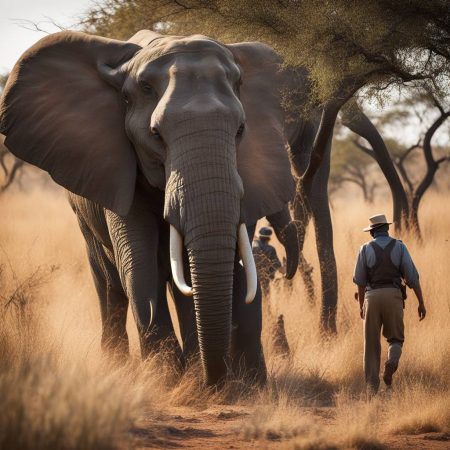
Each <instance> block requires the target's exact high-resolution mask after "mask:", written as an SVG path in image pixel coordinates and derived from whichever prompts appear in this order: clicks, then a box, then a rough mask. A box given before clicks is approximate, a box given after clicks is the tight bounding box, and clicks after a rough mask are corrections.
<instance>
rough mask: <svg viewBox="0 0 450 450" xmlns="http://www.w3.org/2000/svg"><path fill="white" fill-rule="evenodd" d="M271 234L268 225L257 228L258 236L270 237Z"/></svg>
mask: <svg viewBox="0 0 450 450" xmlns="http://www.w3.org/2000/svg"><path fill="white" fill-rule="evenodd" d="M271 236H272V230H271V229H270V228H269V227H262V228H260V229H259V237H260V238H261V237H262V238H270V237H271Z"/></svg>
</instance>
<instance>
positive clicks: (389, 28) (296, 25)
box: [84, 0, 450, 101]
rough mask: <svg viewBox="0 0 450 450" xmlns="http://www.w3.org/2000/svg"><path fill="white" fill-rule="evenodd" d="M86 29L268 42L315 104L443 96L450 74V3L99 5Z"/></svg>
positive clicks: (170, 0)
mask: <svg viewBox="0 0 450 450" xmlns="http://www.w3.org/2000/svg"><path fill="white" fill-rule="evenodd" d="M84 25H85V27H86V28H87V29H88V30H90V31H93V32H96V33H99V34H101V35H105V36H110V37H115V38H120V39H128V38H129V37H130V36H131V35H132V34H133V33H134V32H136V31H138V30H139V29H142V28H150V29H156V30H157V31H161V30H162V31H163V32H168V33H171V34H196V33H200V34H205V35H208V36H212V37H214V38H216V39H220V40H222V41H224V42H235V41H245V40H259V41H263V42H266V43H268V44H269V45H271V46H273V47H274V48H275V49H276V50H277V51H278V52H279V53H280V54H282V55H283V57H284V58H285V60H286V62H287V63H288V64H292V65H298V66H304V67H306V68H308V70H309V73H310V79H311V82H312V85H313V87H314V89H313V93H314V94H315V99H316V100H317V101H324V100H326V99H327V98H329V97H330V96H332V95H335V94H336V92H339V91H340V90H341V89H342V87H343V86H348V85H353V86H354V85H357V86H363V85H371V86H372V87H373V88H374V89H375V91H378V92H379V91H380V89H381V90H383V89H384V88H385V87H386V86H387V85H390V84H398V83H400V84H402V83H405V82H408V81H410V80H412V79H421V80H423V79H432V80H433V83H432V85H433V86H434V88H435V89H444V88H445V87H447V85H448V77H449V74H450V4H449V2H448V1H447V0H428V1H426V2H424V1H423V0H407V1H401V2H399V1H397V0H377V1H373V0H329V1H323V0H303V1H302V0H277V1H273V0H256V1H254V0H101V1H100V3H99V4H98V5H97V6H96V7H94V8H92V9H91V10H90V11H89V12H88V14H87V16H86V18H85V21H84ZM375 91H373V92H375ZM373 92H372V93H373Z"/></svg>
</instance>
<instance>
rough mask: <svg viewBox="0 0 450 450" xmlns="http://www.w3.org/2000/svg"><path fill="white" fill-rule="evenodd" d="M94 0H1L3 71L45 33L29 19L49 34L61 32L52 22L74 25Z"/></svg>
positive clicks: (0, 62)
mask: <svg viewBox="0 0 450 450" xmlns="http://www.w3.org/2000/svg"><path fill="white" fill-rule="evenodd" d="M92 3H93V2H92V0H0V73H5V72H9V71H10V70H11V69H12V68H13V66H14V63H15V62H16V61H17V59H19V57H20V55H21V54H22V53H23V52H24V51H25V50H26V49H27V48H29V47H30V46H31V45H33V44H34V43H35V42H36V41H38V40H39V39H40V38H41V37H43V36H45V33H44V32H39V31H34V30H33V31H31V30H27V29H25V28H24V27H27V28H33V25H32V24H31V23H30V22H34V23H37V24H38V25H39V28H43V29H44V30H46V31H47V32H49V33H54V32H55V31H59V30H58V28H57V27H55V26H54V25H52V24H51V21H53V22H55V23H57V24H59V25H61V26H63V27H65V28H74V25H75V24H76V23H77V22H78V20H79V18H80V17H81V16H82V15H83V13H84V12H85V11H86V10H87V9H88V7H89V5H91V4H92Z"/></svg>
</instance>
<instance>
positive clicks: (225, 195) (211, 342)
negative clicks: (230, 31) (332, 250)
mask: <svg viewBox="0 0 450 450" xmlns="http://www.w3.org/2000/svg"><path fill="white" fill-rule="evenodd" d="M279 62H280V60H279V58H278V57H277V56H276V55H275V54H274V52H273V51H272V50H271V49H270V48H268V47H267V46H264V45H262V44H259V43H244V44H234V45H231V46H225V45H222V44H220V43H217V42H216V41H213V40H211V39H208V38H206V37H204V36H191V37H187V38H185V37H170V36H161V35H158V34H156V33H153V32H150V31H142V32H139V33H137V34H136V35H135V36H133V38H131V39H130V41H128V42H122V41H114V40H110V39H105V38H100V37H94V36H89V35H86V34H83V33H75V32H62V33H57V34H54V35H51V36H49V37H46V38H44V39H43V40H41V41H39V42H38V43H37V44H36V45H35V46H34V47H32V48H31V49H30V50H28V51H27V52H26V53H25V54H24V55H23V56H22V58H21V60H20V61H19V63H18V64H17V65H16V67H15V68H14V70H13V73H12V74H11V76H10V78H9V80H8V84H7V86H6V88H5V92H4V95H3V97H2V103H1V109H0V124H1V129H0V132H3V133H4V134H5V135H6V145H7V147H8V148H9V149H10V150H11V151H12V152H13V153H15V154H16V155H17V156H18V157H20V158H22V159H24V160H27V161H28V162H30V163H32V164H35V165H37V166H38V167H41V168H43V169H45V170H47V171H48V172H49V173H50V174H51V176H52V177H53V179H54V180H55V181H57V182H58V183H59V184H61V185H62V186H64V187H66V188H67V189H68V190H69V191H70V192H69V200H70V203H71V205H72V208H73V209H74V211H75V213H76V215H77V217H78V221H79V224H80V228H81V230H82V232H83V235H84V237H85V240H86V245H87V252H88V256H89V261H90V264H91V268H92V273H93V276H94V281H95V285H96V288H97V292H98V296H99V299H100V306H101V316H102V324H103V334H102V344H103V346H104V347H106V348H110V349H113V350H114V351H123V352H127V351H128V337H127V332H126V328H125V323H126V314H127V308H128V303H129V302H130V304H131V308H132V311H133V315H134V318H135V320H136V324H137V327H138V331H139V337H140V342H141V351H142V354H143V356H146V355H147V354H148V353H149V352H150V351H153V350H155V349H158V348H159V346H160V345H161V343H162V342H163V341H164V342H166V343H167V345H168V346H169V347H170V348H171V349H172V350H173V351H174V353H175V354H176V355H177V356H178V357H179V358H180V359H181V360H182V361H185V360H186V359H187V358H188V357H189V356H190V355H192V354H195V353H196V351H197V349H199V352H200V356H201V360H202V364H203V368H204V375H205V381H206V382H207V383H208V384H215V383H217V382H218V381H220V380H221V379H223V377H224V376H225V375H226V374H227V371H228V370H229V367H230V364H229V361H230V360H231V361H232V364H233V367H234V369H235V371H239V372H240V373H241V374H246V375H247V376H249V377H251V378H253V379H256V380H259V381H264V380H265V377H266V368H265V363H264V356H263V352H262V347H261V340H260V336H261V294H260V289H258V293H257V296H256V298H255V301H254V302H253V303H252V304H251V305H245V303H244V298H245V293H246V286H245V276H244V271H243V268H242V266H241V265H240V264H239V263H238V260H239V258H238V256H237V230H238V226H239V224H240V223H246V224H247V226H248V228H249V230H250V234H251V235H252V234H253V231H254V225H255V224H256V221H257V220H258V219H259V218H261V217H264V216H268V217H269V218H270V217H272V218H273V223H274V225H275V229H276V232H277V235H278V236H279V237H280V238H281V239H282V241H283V242H284V244H285V246H286V248H287V252H288V259H290V261H288V264H290V266H291V267H294V268H296V266H297V261H296V260H295V258H296V257H297V256H296V251H295V249H296V248H297V247H296V245H297V243H296V241H295V239H294V237H295V231H294V229H293V227H292V226H291V225H289V221H290V217H289V214H288V211H287V207H286V205H287V202H288V201H289V200H290V199H291V198H292V196H293V187H294V184H293V180H292V176H291V173H290V164H289V161H288V157H287V152H286V146H287V143H288V141H289V140H290V139H291V138H292V139H293V138H294V137H295V138H296V139H298V135H299V134H301V126H300V127H299V126H297V125H296V126H294V125H292V124H291V125H289V126H288V127H286V126H285V123H286V122H285V121H286V117H285V114H284V112H283V110H282V108H281V107H280V95H281V94H280V92H281V91H282V89H283V88H285V87H286V86H288V83H289V79H290V78H289V76H288V75H286V74H285V73H282V72H281V71H279ZM297 81H298V80H297ZM297 87H298V86H297ZM169 224H171V225H173V226H174V227H175V228H176V229H177V230H178V231H179V232H180V233H181V235H182V236H183V238H184V246H185V260H184V264H185V275H186V278H187V280H188V281H189V282H190V283H192V287H193V293H194V295H193V300H192V298H186V297H184V296H183V295H182V294H181V293H180V292H179V291H178V289H177V288H176V287H175V286H174V285H173V283H172V278H171V272H170V264H169V259H168V240H169V233H168V228H169ZM250 237H252V236H250ZM293 259H294V260H293ZM294 270H295V269H294ZM292 275H293V273H292ZM167 283H168V284H169V286H170V288H171V290H172V293H173V297H174V300H175V305H176V310H177V315H178V320H179V323H180V328H181V336H182V350H181V349H180V347H179V345H178V343H177V341H176V338H175V334H174V330H173V325H172V322H171V320H170V316H169V311H168V306H167V299H166V284H167ZM181 352H182V354H181Z"/></svg>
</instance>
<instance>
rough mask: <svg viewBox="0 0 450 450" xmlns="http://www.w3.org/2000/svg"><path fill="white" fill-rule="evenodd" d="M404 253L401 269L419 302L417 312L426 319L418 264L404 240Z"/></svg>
mask: <svg viewBox="0 0 450 450" xmlns="http://www.w3.org/2000/svg"><path fill="white" fill-rule="evenodd" d="M402 246H403V249H402V250H403V254H402V259H401V271H402V274H403V277H404V278H405V281H406V284H407V285H408V286H409V287H410V288H411V289H412V290H413V291H414V293H415V294H416V297H417V301H418V302H419V307H418V309H417V312H418V314H419V320H423V319H425V316H426V314H427V310H426V309H425V302H424V301H423V294H422V287H421V286H420V281H419V273H418V272H417V269H416V266H415V265H414V262H413V260H412V258H411V255H410V254H409V251H408V249H407V247H406V245H405V244H404V243H403V242H402Z"/></svg>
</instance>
